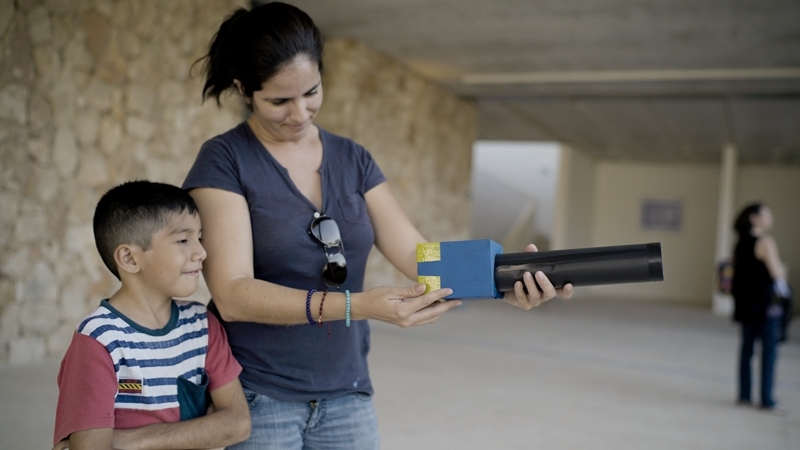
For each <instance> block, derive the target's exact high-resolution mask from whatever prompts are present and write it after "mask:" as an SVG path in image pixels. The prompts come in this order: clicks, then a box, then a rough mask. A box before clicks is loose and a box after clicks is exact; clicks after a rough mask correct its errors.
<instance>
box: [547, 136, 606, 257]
mask: <svg viewBox="0 0 800 450" xmlns="http://www.w3.org/2000/svg"><path fill="white" fill-rule="evenodd" d="M596 167H597V162H596V161H595V160H594V159H592V158H590V157H589V156H586V154H584V153H581V152H579V151H576V150H573V149H571V148H570V147H567V146H562V147H561V163H560V166H559V181H558V182H559V186H558V193H557V194H556V195H557V198H556V207H555V208H556V212H555V218H554V223H553V242H552V243H553V249H565V248H584V247H590V246H592V222H593V220H594V219H593V218H594V213H595V205H594V203H595V198H594V193H595V184H596Z"/></svg>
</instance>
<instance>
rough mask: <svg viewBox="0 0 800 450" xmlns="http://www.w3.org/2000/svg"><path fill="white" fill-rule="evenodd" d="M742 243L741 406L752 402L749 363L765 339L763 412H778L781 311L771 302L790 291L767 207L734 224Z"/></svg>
mask: <svg viewBox="0 0 800 450" xmlns="http://www.w3.org/2000/svg"><path fill="white" fill-rule="evenodd" d="M734 228H735V230H736V233H737V234H738V235H739V241H738V242H737V243H736V249H735V250H734V259H733V267H734V272H733V286H732V288H731V289H732V293H733V297H734V302H735V303H734V305H735V308H734V320H736V321H737V322H740V323H741V324H742V347H741V352H740V354H739V399H738V403H739V404H745V405H748V404H752V399H751V393H750V390H751V377H750V359H751V358H752V357H753V344H754V342H755V340H756V339H760V340H761V351H762V355H761V408H764V409H775V408H776V404H775V400H774V399H773V397H772V385H773V381H774V378H775V361H776V359H777V356H778V354H777V351H778V331H779V327H780V319H781V315H782V310H781V308H780V307H779V306H778V305H773V304H772V297H773V292H776V291H777V292H785V291H786V290H788V286H787V284H786V271H785V268H784V267H783V264H781V260H780V256H779V255H778V246H777V244H776V243H775V239H773V237H772V236H770V235H769V234H768V233H769V231H770V230H771V229H772V211H770V209H769V207H768V206H766V205H764V204H762V203H754V204H752V205H749V206H747V207H746V208H744V209H743V210H742V212H741V213H740V214H739V216H738V217H737V219H736V222H735V224H734Z"/></svg>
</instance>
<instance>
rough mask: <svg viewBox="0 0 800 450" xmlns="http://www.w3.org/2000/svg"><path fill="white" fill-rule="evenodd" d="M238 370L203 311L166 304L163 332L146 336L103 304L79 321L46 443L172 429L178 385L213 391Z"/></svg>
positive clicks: (217, 327) (176, 417)
mask: <svg viewBox="0 0 800 450" xmlns="http://www.w3.org/2000/svg"><path fill="white" fill-rule="evenodd" d="M240 371H241V366H239V364H238V363H237V362H236V361H235V360H234V359H233V356H232V355H231V352H230V349H229V347H228V344H227V339H226V336H225V332H224V330H223V329H222V327H221V326H220V324H219V322H218V321H217V319H216V318H215V317H214V316H213V315H212V314H208V312H207V310H206V307H205V306H204V305H202V304H200V303H196V302H185V301H173V302H172V312H171V315H170V319H169V322H168V323H167V325H166V326H165V327H163V328H161V329H158V330H151V329H148V328H145V327H142V326H141V325H138V324H137V323H135V322H133V321H132V320H131V319H129V318H128V317H126V316H125V315H124V314H122V313H121V312H119V311H118V310H117V309H115V308H114V307H113V306H111V305H110V304H109V303H108V302H107V301H105V300H104V301H102V302H101V304H100V306H99V307H98V308H97V309H96V310H94V311H93V312H92V313H91V314H89V316H87V317H86V318H85V319H84V320H82V321H81V322H80V324H79V325H78V327H77V329H76V331H75V334H74V335H73V340H72V343H71V344H70V347H69V349H68V350H67V354H66V355H65V356H64V360H63V361H62V363H61V370H60V372H59V376H58V384H59V402H58V408H57V413H56V431H55V436H54V439H55V440H54V442H58V441H60V440H61V439H63V438H65V437H67V436H69V434H70V433H72V432H74V431H79V430H85V429H91V428H119V429H125V428H136V427H141V426H144V425H149V424H152V423H162V422H177V421H179V420H180V417H181V413H180V406H181V404H180V403H179V388H178V379H179V378H182V379H184V380H186V381H188V382H191V383H192V384H194V385H199V386H202V385H204V384H205V383H208V389H209V390H214V389H216V388H219V387H222V386H224V385H226V384H227V383H229V382H230V381H232V380H233V379H235V378H236V377H237V376H238V375H239V372H240Z"/></svg>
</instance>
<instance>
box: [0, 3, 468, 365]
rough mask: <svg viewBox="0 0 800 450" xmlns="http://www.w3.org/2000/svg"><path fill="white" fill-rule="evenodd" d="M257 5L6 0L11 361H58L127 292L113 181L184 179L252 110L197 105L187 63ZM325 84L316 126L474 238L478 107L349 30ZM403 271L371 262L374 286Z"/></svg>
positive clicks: (2, 119) (449, 233)
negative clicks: (75, 336)
mask: <svg viewBox="0 0 800 450" xmlns="http://www.w3.org/2000/svg"><path fill="white" fill-rule="evenodd" d="M246 3H247V2H245V1H240V0H215V1H213V2H197V1H195V0H169V1H167V0H136V1H131V0H16V1H14V2H11V1H8V0H0V362H10V363H12V364H21V363H25V362H32V361H37V360H41V359H43V358H45V357H48V356H49V357H60V356H61V355H62V354H63V352H64V350H65V349H66V346H67V345H68V344H69V341H70V337H71V334H72V331H73V329H74V327H75V325H76V323H77V321H78V320H79V319H80V318H81V317H82V316H84V315H85V314H86V313H87V312H89V311H90V310H91V309H93V308H94V307H95V306H96V305H97V304H98V302H99V300H100V299H102V298H104V297H107V296H108V295H110V294H111V293H113V291H114V290H115V289H116V288H117V286H118V285H117V281H116V279H115V278H114V277H113V276H112V275H111V274H110V273H109V272H108V270H107V269H106V268H105V266H104V265H103V263H102V261H101V260H100V257H99V256H98V255H97V252H96V250H95V248H94V241H93V235H92V227H91V222H92V214H93V211H94V206H95V204H96V202H97V200H98V199H99V198H100V196H101V195H102V194H103V192H105V191H106V190H107V189H109V188H110V187H112V186H114V185H116V184H119V183H121V182H123V181H126V180H132V179H141V178H147V179H151V180H154V181H163V182H168V183H173V184H180V183H181V182H182V180H183V178H184V176H185V174H186V172H187V171H188V169H189V167H190V166H191V164H192V162H193V160H194V157H195V155H196V153H197V150H198V149H199V147H200V144H201V143H202V142H203V141H204V140H206V139H208V138H209V137H211V136H213V135H215V134H217V133H220V132H222V131H225V130H227V129H229V128H230V127H232V126H234V125H235V124H236V123H238V122H239V121H240V120H242V119H243V118H244V117H245V114H246V112H245V111H244V109H243V104H242V102H241V101H240V100H239V99H237V98H233V97H231V98H228V99H226V101H224V102H223V107H222V108H221V109H220V108H218V107H217V106H216V104H215V103H214V102H206V103H205V104H201V101H200V94H201V89H202V80H201V79H200V78H199V72H198V71H195V73H194V74H195V77H190V67H191V65H192V63H193V62H194V61H195V60H196V59H197V58H198V57H200V56H201V55H202V53H203V51H204V50H205V47H206V45H207V44H208V41H209V39H210V38H211V37H212V35H213V34H214V32H215V31H216V29H217V28H218V26H219V23H220V22H221V20H222V18H223V17H224V16H225V15H226V14H227V13H228V12H229V11H231V10H232V9H233V8H235V7H236V6H239V5H245V4H246ZM324 80H325V81H324V82H325V105H324V106H323V110H322V113H321V114H320V117H319V122H320V124H321V125H322V126H323V127H325V128H327V129H329V130H330V131H333V132H336V133H339V134H343V135H347V136H350V137H353V138H354V139H356V140H357V141H359V142H361V143H362V144H363V145H364V146H365V147H367V148H368V149H369V150H370V151H371V152H372V153H373V155H374V156H375V158H376V160H377V161H378V163H379V164H380V166H381V167H382V169H383V170H384V172H385V173H386V175H387V177H388V178H389V180H390V183H391V184H392V186H393V188H394V191H395V194H396V195H397V197H398V199H399V201H400V202H401V204H402V205H403V207H404V208H405V209H406V211H407V212H408V213H409V215H410V216H411V218H412V220H413V221H414V222H415V223H416V224H417V225H418V226H419V228H420V229H421V230H422V231H423V233H424V234H425V235H426V236H428V237H429V238H431V239H460V238H465V237H466V236H467V233H468V222H469V220H468V219H469V200H468V192H469V178H470V177H469V166H470V155H471V145H472V141H473V140H474V136H475V135H476V112H475V106H474V105H473V104H472V103H471V102H466V101H462V100H458V99H456V98H455V97H453V96H451V95H449V94H447V93H446V92H444V91H443V90H441V89H440V88H438V87H436V86H435V85H433V84H432V83H429V82H427V81H425V80H424V79H422V78H420V77H418V76H415V75H413V74H410V73H409V72H408V71H407V70H406V69H405V68H404V67H403V66H401V65H399V64H397V63H396V62H394V61H392V60H391V59H390V58H387V57H385V56H383V55H381V54H379V53H376V52H374V51H372V50H370V49H369V48H367V47H365V46H363V45H360V44H356V43H354V42H349V41H331V42H330V43H329V44H328V45H327V47H326V72H325V78H324ZM394 282H398V283H399V282H402V279H401V277H400V276H399V275H398V274H397V273H395V272H394V271H393V269H392V268H391V267H390V266H389V265H388V263H386V262H385V260H383V259H382V258H381V257H379V256H376V257H374V258H371V259H370V267H369V274H368V280H367V283H368V285H370V286H374V285H377V284H387V283H394ZM192 297H193V298H196V299H198V300H206V299H207V298H208V293H207V290H206V289H205V287H204V286H201V288H200V289H199V290H198V293H197V294H195V295H194V296H192Z"/></svg>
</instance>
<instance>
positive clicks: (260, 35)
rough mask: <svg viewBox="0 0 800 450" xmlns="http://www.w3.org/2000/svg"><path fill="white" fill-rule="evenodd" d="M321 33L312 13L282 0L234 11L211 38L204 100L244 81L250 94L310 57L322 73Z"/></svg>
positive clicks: (206, 64) (218, 103)
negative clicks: (279, 73) (286, 67)
mask: <svg viewBox="0 0 800 450" xmlns="http://www.w3.org/2000/svg"><path fill="white" fill-rule="evenodd" d="M322 48H323V39H322V33H321V32H320V31H319V28H317V26H316V25H314V21H313V20H311V17H309V16H308V14H306V13H304V12H303V11H301V10H300V9H298V8H296V7H294V6H292V5H287V4H285V3H280V2H271V3H265V4H263V5H259V6H256V7H255V8H253V9H252V10H250V11H248V10H246V9H244V8H239V9H237V10H236V11H234V12H232V13H231V14H229V15H228V16H227V17H226V18H225V20H224V21H223V22H222V25H220V27H219V30H218V31H217V33H216V34H215V35H214V37H213V38H212V39H211V43H210V44H209V46H208V53H207V54H206V55H205V56H203V57H202V58H200V59H198V60H197V61H195V64H197V63H199V62H201V61H202V62H203V73H204V74H205V78H206V83H205V85H204V86H203V101H205V100H206V99H207V98H211V97H213V98H214V99H216V101H217V105H220V104H221V103H220V95H221V94H222V93H223V92H224V91H226V90H227V89H229V88H231V86H233V85H234V83H233V82H234V80H239V81H240V82H241V83H242V89H243V91H244V95H245V96H246V97H250V96H252V95H253V92H255V91H258V90H261V86H262V85H263V84H264V82H266V81H267V80H269V79H270V78H272V77H273V76H274V75H275V74H276V73H278V72H279V71H280V70H281V69H282V68H283V67H285V66H286V65H287V64H289V63H291V62H292V61H293V60H294V59H295V58H296V57H298V56H300V55H303V56H307V57H308V58H309V59H310V60H311V61H315V62H316V63H317V67H318V68H319V70H320V72H321V71H322Z"/></svg>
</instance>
